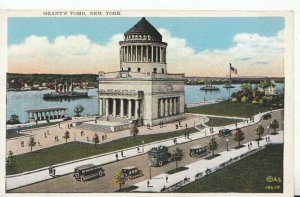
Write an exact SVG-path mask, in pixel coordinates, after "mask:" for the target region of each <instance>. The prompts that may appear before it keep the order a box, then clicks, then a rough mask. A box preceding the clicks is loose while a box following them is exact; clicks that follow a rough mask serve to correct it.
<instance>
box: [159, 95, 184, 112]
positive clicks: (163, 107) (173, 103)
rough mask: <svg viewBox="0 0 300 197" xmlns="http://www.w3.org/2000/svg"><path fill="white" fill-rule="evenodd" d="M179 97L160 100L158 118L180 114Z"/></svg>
mask: <svg viewBox="0 0 300 197" xmlns="http://www.w3.org/2000/svg"><path fill="white" fill-rule="evenodd" d="M179 106H180V104H179V97H171V98H162V99H158V116H159V117H165V116H172V115H176V114H179Z"/></svg>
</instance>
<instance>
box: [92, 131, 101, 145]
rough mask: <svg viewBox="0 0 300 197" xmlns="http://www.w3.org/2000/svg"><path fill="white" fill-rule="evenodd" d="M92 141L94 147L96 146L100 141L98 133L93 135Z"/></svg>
mask: <svg viewBox="0 0 300 197" xmlns="http://www.w3.org/2000/svg"><path fill="white" fill-rule="evenodd" d="M93 142H94V144H95V148H96V144H99V142H100V139H99V135H98V134H97V133H95V135H94V137H93Z"/></svg>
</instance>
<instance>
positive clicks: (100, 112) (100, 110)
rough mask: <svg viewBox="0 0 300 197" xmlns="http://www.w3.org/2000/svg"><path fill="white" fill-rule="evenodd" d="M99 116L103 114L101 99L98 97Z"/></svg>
mask: <svg viewBox="0 0 300 197" xmlns="http://www.w3.org/2000/svg"><path fill="white" fill-rule="evenodd" d="M99 116H103V100H102V98H99Z"/></svg>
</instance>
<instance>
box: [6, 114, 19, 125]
mask: <svg viewBox="0 0 300 197" xmlns="http://www.w3.org/2000/svg"><path fill="white" fill-rule="evenodd" d="M6 123H7V124H20V123H21V122H20V120H19V116H18V115H16V114H13V115H11V116H10V119H9V120H8V121H7V122H6Z"/></svg>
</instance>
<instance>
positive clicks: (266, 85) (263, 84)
mask: <svg viewBox="0 0 300 197" xmlns="http://www.w3.org/2000/svg"><path fill="white" fill-rule="evenodd" d="M258 86H259V87H260V88H262V89H263V90H264V91H265V90H266V89H267V88H269V87H275V84H274V83H272V82H271V81H261V82H260V83H259V84H258Z"/></svg>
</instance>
